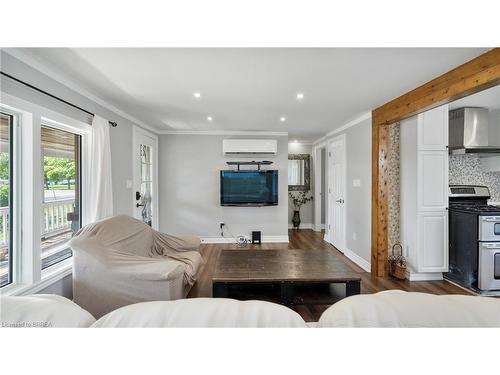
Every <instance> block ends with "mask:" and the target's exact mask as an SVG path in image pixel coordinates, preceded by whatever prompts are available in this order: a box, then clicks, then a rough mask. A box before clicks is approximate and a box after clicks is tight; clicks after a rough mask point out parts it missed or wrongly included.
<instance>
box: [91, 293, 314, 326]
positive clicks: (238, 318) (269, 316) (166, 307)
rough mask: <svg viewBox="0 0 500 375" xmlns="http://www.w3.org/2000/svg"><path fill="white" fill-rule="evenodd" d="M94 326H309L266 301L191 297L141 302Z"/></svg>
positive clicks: (109, 315) (107, 316)
mask: <svg viewBox="0 0 500 375" xmlns="http://www.w3.org/2000/svg"><path fill="white" fill-rule="evenodd" d="M92 327H100V328H109V327H130V328H152V327H157V328H162V327H180V328H181V327H234V328H237V327H269V328H271V327H300V328H305V327H306V323H305V322H304V320H303V319H302V318H301V317H300V315H299V314H297V313H296V312H295V311H293V310H290V309H289V308H287V307H284V306H281V305H278V304H275V303H270V302H263V301H237V300H233V299H226V298H191V299H182V300H177V301H156V302H142V303H136V304H134V305H129V306H125V307H122V308H120V309H118V310H115V311H113V312H110V313H109V314H107V315H105V316H103V317H102V318H100V319H99V320H98V321H97V322H96V323H95V324H94V325H93V326H92Z"/></svg>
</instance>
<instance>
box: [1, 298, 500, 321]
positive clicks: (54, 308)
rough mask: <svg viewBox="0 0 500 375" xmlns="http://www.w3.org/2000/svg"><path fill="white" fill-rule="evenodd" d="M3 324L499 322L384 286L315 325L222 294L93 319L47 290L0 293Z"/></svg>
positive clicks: (461, 305)
mask: <svg viewBox="0 0 500 375" xmlns="http://www.w3.org/2000/svg"><path fill="white" fill-rule="evenodd" d="M0 321H1V325H2V326H3V327H30V326H34V325H33V324H32V323H33V322H36V325H35V326H40V327H100V328H110V327H128V328H132V327H134V328H135V327H137V328H146V327H148V328H153V327H158V328H171V327H234V328H238V327H262V328H271V327H283V328H306V327H310V326H316V327H320V328H333V327H350V328H352V327H500V299H498V298H489V297H476V296H460V295H444V296H436V295H432V294H425V293H407V292H403V291H385V292H380V293H376V294H369V295H357V296H352V297H348V298H345V299H343V300H341V301H340V302H337V303H336V304H334V305H333V306H331V307H330V308H328V309H327V310H326V311H325V312H324V313H323V315H322V316H321V318H320V319H319V321H318V323H317V324H313V325H311V324H306V322H304V320H303V319H302V318H301V317H300V315H298V314H297V313H296V312H294V311H293V310H291V309H289V308H287V307H284V306H281V305H278V304H274V303H270V302H263V301H237V300H232V299H222V298H194V299H181V300H177V301H156V302H142V303H137V304H133V305H129V306H125V307H121V308H119V309H117V310H115V311H112V312H111V313H109V314H107V315H105V316H103V317H101V318H100V319H99V320H97V321H95V319H94V318H93V317H92V316H91V315H90V314H89V313H88V312H86V311H85V310H83V309H82V308H80V307H79V306H78V305H76V304H75V303H73V302H72V301H70V300H68V299H66V298H64V297H60V296H49V295H33V296H26V297H2V298H1V300H0Z"/></svg>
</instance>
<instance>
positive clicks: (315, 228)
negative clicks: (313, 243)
mask: <svg viewBox="0 0 500 375" xmlns="http://www.w3.org/2000/svg"><path fill="white" fill-rule="evenodd" d="M313 230H315V231H316V232H321V231H322V230H325V224H318V225H313Z"/></svg>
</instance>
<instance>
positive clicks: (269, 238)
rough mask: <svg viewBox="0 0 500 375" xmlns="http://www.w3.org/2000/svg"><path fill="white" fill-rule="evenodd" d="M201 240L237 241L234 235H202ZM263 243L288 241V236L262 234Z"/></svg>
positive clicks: (217, 241)
mask: <svg viewBox="0 0 500 375" xmlns="http://www.w3.org/2000/svg"><path fill="white" fill-rule="evenodd" d="M247 239H248V240H249V239H250V237H248V238H247ZM200 240H201V243H236V239H235V238H232V237H201V238H200ZM262 243H288V236H262Z"/></svg>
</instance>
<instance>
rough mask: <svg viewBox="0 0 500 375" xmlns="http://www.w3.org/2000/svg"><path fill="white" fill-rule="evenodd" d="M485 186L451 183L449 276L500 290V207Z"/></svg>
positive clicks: (468, 284)
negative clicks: (491, 200) (494, 203)
mask: <svg viewBox="0 0 500 375" xmlns="http://www.w3.org/2000/svg"><path fill="white" fill-rule="evenodd" d="M489 198H490V193H489V190H488V188H487V187H485V186H472V185H450V194H449V225H450V233H449V237H450V254H449V256H450V257H449V258H450V269H449V272H448V273H446V274H444V276H445V278H446V279H448V280H450V281H453V282H456V283H458V284H459V285H462V286H463V287H465V288H468V289H472V290H474V291H477V292H480V293H490V292H495V291H498V292H500V207H498V206H491V205H488V199H489Z"/></svg>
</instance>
